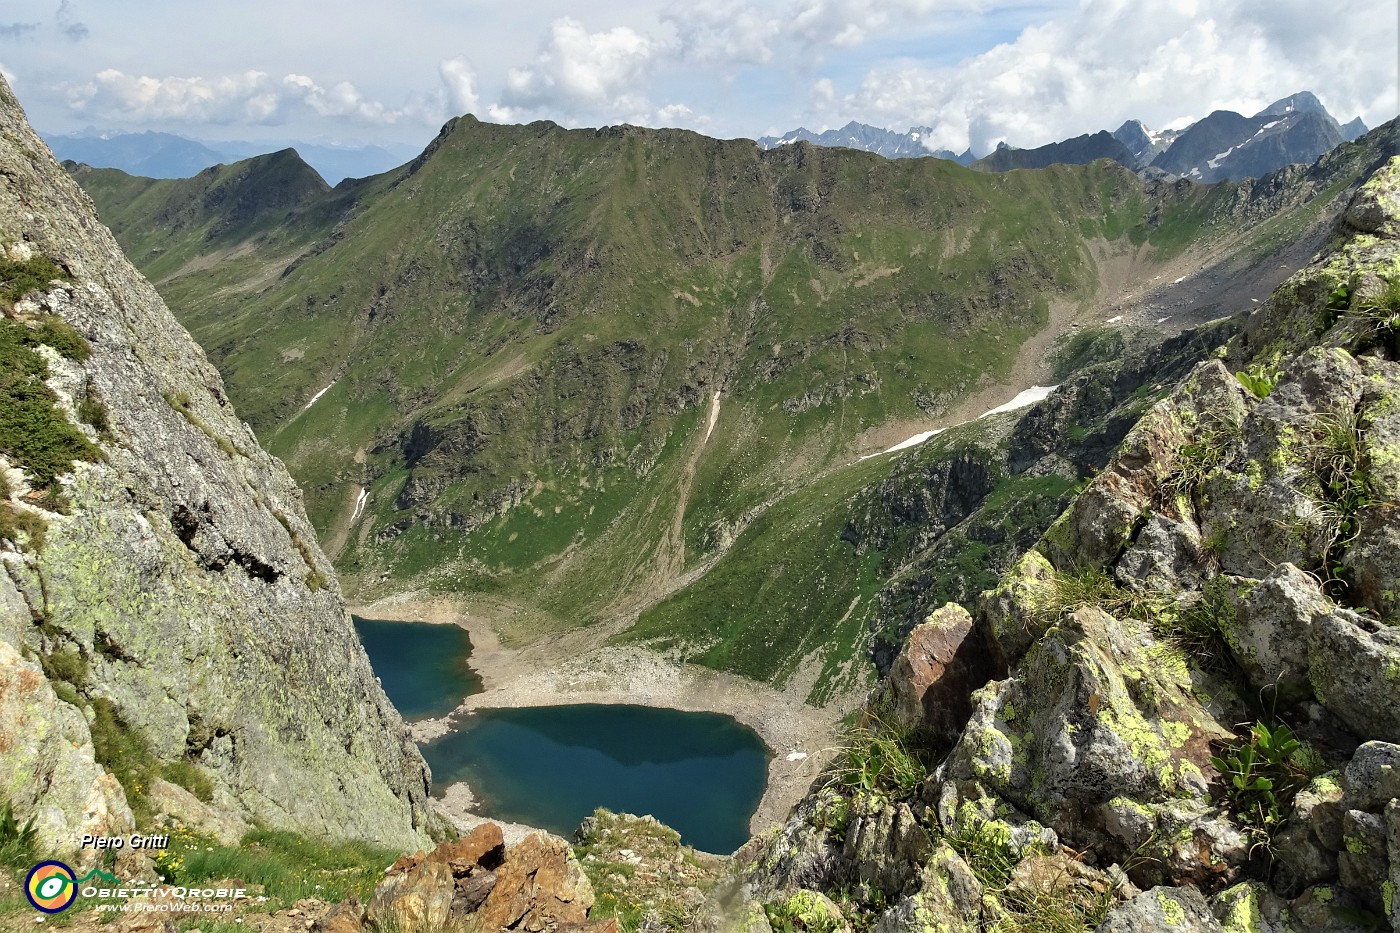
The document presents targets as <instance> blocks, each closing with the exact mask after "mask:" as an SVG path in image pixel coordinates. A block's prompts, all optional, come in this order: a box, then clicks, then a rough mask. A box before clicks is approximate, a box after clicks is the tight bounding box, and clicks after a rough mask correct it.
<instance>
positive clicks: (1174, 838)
mask: <svg viewBox="0 0 1400 933" xmlns="http://www.w3.org/2000/svg"><path fill="white" fill-rule="evenodd" d="M1101 813H1102V819H1103V826H1104V832H1105V834H1106V836H1107V837H1108V838H1109V839H1112V840H1116V841H1117V842H1118V843H1119V846H1118V847H1117V851H1118V852H1121V853H1125V857H1126V858H1128V860H1129V861H1130V862H1132V863H1133V865H1134V867H1133V868H1132V871H1131V875H1132V878H1133V880H1134V881H1136V882H1138V883H1139V884H1144V885H1146V884H1153V883H1162V882H1164V881H1168V880H1170V881H1173V882H1176V883H1186V882H1189V883H1191V884H1195V885H1200V886H1201V887H1204V888H1207V889H1209V890H1214V889H1215V888H1218V887H1219V886H1220V885H1222V884H1228V883H1229V882H1231V881H1233V880H1234V879H1235V877H1236V876H1237V875H1238V873H1239V871H1240V869H1241V867H1242V866H1243V865H1244V864H1245V863H1246V862H1247V861H1248V860H1249V851H1250V848H1251V846H1252V845H1253V842H1254V840H1253V839H1251V838H1250V837H1249V836H1247V835H1246V834H1245V833H1244V832H1242V831H1241V830H1240V828H1239V827H1238V826H1236V825H1235V824H1234V823H1233V822H1232V821H1231V820H1230V819H1229V818H1227V817H1226V815H1225V814H1224V813H1222V812H1221V811H1220V809H1219V808H1218V807H1216V806H1213V805H1211V804H1208V803H1206V802H1204V801H1201V800H1166V801H1161V802H1151V803H1142V802H1139V801H1136V800H1130V799H1129V798H1127V797H1115V798H1114V799H1112V800H1110V801H1109V802H1108V803H1106V804H1104V806H1103V808H1102V810H1101ZM1127 853H1131V855H1127Z"/></svg>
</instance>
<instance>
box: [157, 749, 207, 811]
mask: <svg viewBox="0 0 1400 933" xmlns="http://www.w3.org/2000/svg"><path fill="white" fill-rule="evenodd" d="M161 776H162V777H164V778H165V779H166V780H167V781H169V782H170V783H171V784H179V785H180V786H181V787H183V788H184V789H185V790H187V791H189V792H190V793H191V794H194V795H195V796H196V797H198V798H199V799H200V800H202V801H204V802H205V803H208V802H209V801H211V800H213V799H214V782H213V781H211V780H210V779H209V775H207V774H205V773H204V771H203V770H202V769H201V768H200V767H199V765H197V764H195V763H194V762H192V761H190V760H189V759H188V758H181V759H180V760H178V761H172V762H170V763H169V764H167V765H166V766H165V767H164V768H162V769H161Z"/></svg>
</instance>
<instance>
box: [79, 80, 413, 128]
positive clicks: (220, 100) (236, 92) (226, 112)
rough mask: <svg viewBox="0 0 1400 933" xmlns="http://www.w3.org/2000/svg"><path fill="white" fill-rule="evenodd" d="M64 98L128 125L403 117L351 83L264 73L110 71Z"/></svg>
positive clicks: (373, 122) (364, 121)
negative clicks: (303, 116)
mask: <svg viewBox="0 0 1400 933" xmlns="http://www.w3.org/2000/svg"><path fill="white" fill-rule="evenodd" d="M67 96H68V106H69V107H70V108H71V109H72V110H74V111H77V112H79V113H84V114H89V115H101V116H102V117H103V118H104V119H111V118H121V119H125V120H127V121H131V122H157V123H158V122H175V123H214V124H231V123H256V124H277V123H283V122H286V121H287V120H288V119H289V118H291V117H293V116H295V115H298V114H308V113H309V114H315V115H316V116H321V117H329V118H339V119H348V120H350V121H352V122H358V123H362V124H370V125H386V124H393V123H396V122H398V121H399V120H400V119H401V118H402V117H403V116H404V115H405V113H406V112H407V111H405V110H403V109H397V110H396V109H391V108H389V107H386V106H385V105H384V104H382V103H380V102H378V101H375V100H370V99H368V98H366V97H365V96H364V95H363V94H362V93H360V91H359V90H358V89H357V88H356V87H355V86H354V85H353V84H350V83H349V82H344V81H342V82H340V83H338V84H334V85H331V86H330V87H323V86H321V85H320V84H318V83H317V82H316V81H315V80H313V79H312V78H310V77H307V76H306V75H300V74H289V75H286V76H285V77H284V78H282V79H281V80H280V81H275V80H273V79H272V78H271V77H270V76H269V75H268V74H267V73H266V72H262V71H245V72H243V73H242V74H236V75H224V76H220V77H213V78H205V77H198V76H196V77H178V76H177V77H162V78H154V77H150V76H148V75H128V74H126V73H124V72H122V71H118V70H117V69H114V68H109V69H107V70H105V71H100V72H98V73H97V74H96V75H94V76H93V79H92V80H91V81H88V82H86V83H83V84H79V85H74V86H70V87H69V88H68V92H67Z"/></svg>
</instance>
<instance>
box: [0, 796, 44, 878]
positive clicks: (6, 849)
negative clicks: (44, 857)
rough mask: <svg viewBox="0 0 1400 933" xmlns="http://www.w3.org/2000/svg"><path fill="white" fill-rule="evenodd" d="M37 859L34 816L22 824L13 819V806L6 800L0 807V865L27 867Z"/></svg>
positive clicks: (15, 867) (17, 867)
mask: <svg viewBox="0 0 1400 933" xmlns="http://www.w3.org/2000/svg"><path fill="white" fill-rule="evenodd" d="M38 859H39V852H38V841H37V840H36V839H35V833H34V817H32V816H31V817H30V818H29V821H28V822H26V823H25V824H24V825H23V826H21V825H20V824H19V820H17V819H15V810H14V806H13V805H12V804H11V803H10V802H9V801H8V800H7V801H5V806H4V807H0V865H3V866H5V867H6V868H14V869H24V868H29V867H30V866H31V865H33V864H34V863H35V862H36V861H38Z"/></svg>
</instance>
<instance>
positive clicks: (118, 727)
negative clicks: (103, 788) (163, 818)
mask: <svg viewBox="0 0 1400 933" xmlns="http://www.w3.org/2000/svg"><path fill="white" fill-rule="evenodd" d="M89 706H90V708H91V709H92V712H93V717H92V720H91V722H90V727H91V730H92V750H93V757H94V758H96V759H97V762H98V764H100V765H102V766H103V767H104V768H106V769H107V771H108V772H109V773H111V775H112V777H114V778H116V779H117V783H119V784H121V786H122V790H124V791H126V802H127V803H128V804H130V806H131V812H132V814H133V815H134V816H135V817H136V825H137V826H138V827H139V826H146V825H148V824H149V823H150V822H151V819H152V817H153V816H154V814H153V813H152V812H151V806H150V803H149V802H148V801H147V800H146V793H147V791H149V790H150V787H151V783H152V782H153V781H155V780H156V778H158V777H160V776H161V771H160V763H159V761H158V760H157V759H156V757H155V754H154V753H153V752H152V751H151V747H150V745H149V744H147V742H146V740H145V739H144V738H143V737H142V736H141V734H140V733H138V732H136V731H135V730H134V729H132V728H131V727H130V726H129V725H128V724H127V723H126V722H125V721H124V720H123V719H122V717H121V714H120V713H119V712H117V707H116V705H115V704H113V703H112V701H111V700H108V699H107V698H106V697H93V698H91V699H90V700H89Z"/></svg>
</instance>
